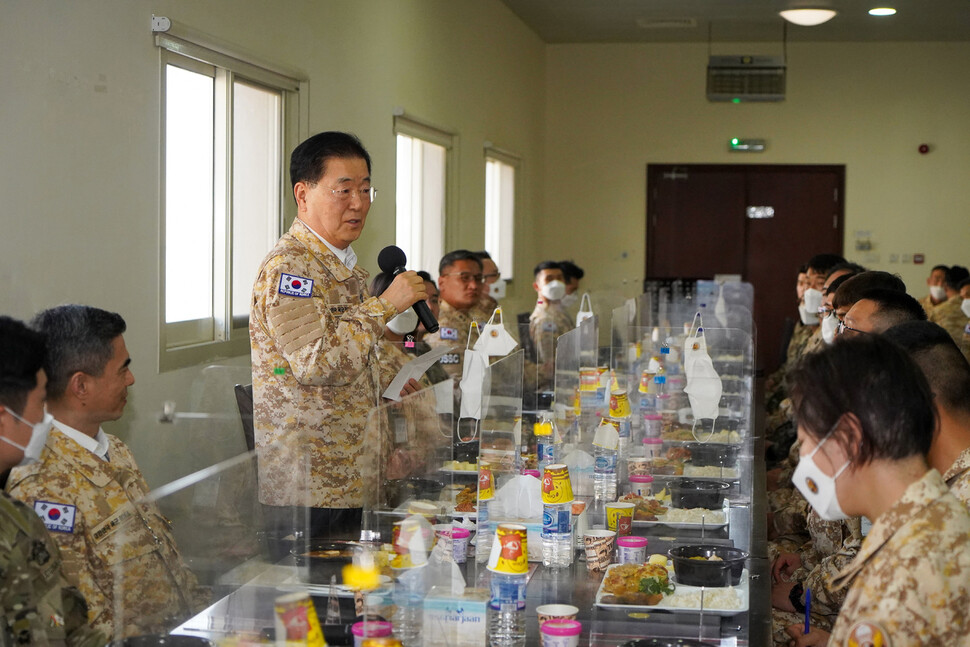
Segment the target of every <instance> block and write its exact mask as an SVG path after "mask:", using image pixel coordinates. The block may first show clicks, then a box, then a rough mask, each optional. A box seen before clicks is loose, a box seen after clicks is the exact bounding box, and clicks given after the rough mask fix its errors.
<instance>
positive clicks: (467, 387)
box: [458, 321, 488, 420]
mask: <svg viewBox="0 0 970 647" xmlns="http://www.w3.org/2000/svg"><path fill="white" fill-rule="evenodd" d="M473 333H475V334H478V323H477V322H475V321H473V322H472V323H471V326H470V327H469V330H468V344H466V345H465V357H464V360H463V362H462V367H461V382H459V384H458V386H459V388H460V389H461V406H460V408H459V418H472V419H474V420H481V419H482V388H483V384H484V382H485V369H486V368H487V367H488V356H487V355H486V354H485V353H484V352H481V351H477V350H474V348H471V347H469V346H470V344H471V340H472V334H473ZM479 339H481V337H480V336H479ZM476 344H477V341H476Z"/></svg>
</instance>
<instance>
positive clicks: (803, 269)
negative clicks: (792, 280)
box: [798, 263, 808, 274]
mask: <svg viewBox="0 0 970 647" xmlns="http://www.w3.org/2000/svg"><path fill="white" fill-rule="evenodd" d="M806 272H808V263H802V264H801V265H799V266H798V273H799V274H805V273H806Z"/></svg>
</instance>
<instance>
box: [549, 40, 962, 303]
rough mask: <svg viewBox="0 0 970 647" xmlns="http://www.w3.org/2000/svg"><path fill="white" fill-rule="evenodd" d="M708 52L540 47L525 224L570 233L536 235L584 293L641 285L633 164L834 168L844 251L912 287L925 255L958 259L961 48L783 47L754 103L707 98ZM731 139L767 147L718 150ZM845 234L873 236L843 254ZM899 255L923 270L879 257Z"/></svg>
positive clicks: (640, 177) (755, 49)
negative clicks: (572, 265) (538, 162)
mask: <svg viewBox="0 0 970 647" xmlns="http://www.w3.org/2000/svg"><path fill="white" fill-rule="evenodd" d="M714 53H715V54H755V53H766V54H780V47H779V46H775V47H772V46H770V45H766V44H757V45H751V44H743V43H742V44H718V45H717V46H716V48H715V50H714ZM707 56H708V48H707V45H706V44H696V45H561V46H558V45H557V46H550V47H548V48H547V74H548V77H547V86H546V93H547V94H546V99H547V103H546V115H547V119H546V159H547V164H546V175H545V183H544V189H545V196H546V197H545V211H544V213H543V216H542V218H541V219H540V221H539V222H538V223H537V224H538V226H539V228H540V230H542V231H549V230H552V229H555V230H557V231H561V230H565V231H567V232H570V235H568V236H562V235H559V236H552V237H549V238H547V239H546V240H547V242H548V245H549V247H550V249H551V250H552V252H551V255H552V256H556V257H574V258H575V259H576V260H577V262H579V264H580V265H582V266H584V267H585V268H586V269H587V270H588V274H587V276H588V279H589V280H588V281H587V282H586V286H585V287H588V288H590V289H597V288H601V287H604V286H612V285H614V284H616V282H617V277H622V278H623V279H627V280H628V281H629V279H631V278H637V279H642V277H643V271H644V261H645V259H644V253H645V252H644V250H645V247H644V240H645V224H644V223H645V217H644V214H645V211H646V166H647V164H648V163H711V164H737V163H759V164H844V165H845V166H846V201H845V205H846V206H845V208H846V222H845V233H846V240H845V250H846V255H847V257H849V258H851V259H854V260H858V261H860V262H862V263H864V264H866V265H867V266H869V267H871V268H873V269H882V270H888V271H892V272H899V273H900V274H901V275H902V277H903V279H904V280H905V281H906V283H907V286H909V287H910V289H911V290H912V291H913V292H914V294H916V295H917V296H922V295H923V294H924V293H925V284H924V281H925V278H926V275H927V274H928V273H929V267H931V266H932V265H934V264H938V263H946V264H953V263H959V264H962V265H967V264H968V263H970V183H968V182H967V180H966V178H967V177H970V128H968V127H967V124H968V123H970V83H968V82H967V79H970V44H968V43H905V44H903V43H899V44H846V43H832V44H805V43H797V44H790V45H789V47H788V92H787V97H786V100H785V101H784V102H781V103H764V104H759V103H745V104H738V105H735V104H730V103H710V102H708V101H707V99H706V97H705V74H706V65H707ZM735 136H740V137H760V138H764V139H766V140H767V142H768V148H767V151H766V152H765V153H762V154H740V153H728V152H727V141H728V139H730V138H731V137H735ZM924 142H925V143H929V144H930V145H931V146H932V148H933V151H932V152H931V153H930V154H929V155H920V154H919V153H918V152H917V148H918V146H919V145H920V144H922V143H924ZM858 230H863V231H865V230H869V231H871V232H872V242H873V244H874V249H873V250H872V252H870V253H865V252H855V251H854V241H855V235H854V234H855V232H856V231H858ZM698 235H703V232H698ZM679 243H680V241H676V240H672V241H665V244H670V245H678V244H679ZM914 252H917V253H924V254H926V265H924V266H914V265H913V264H912V263H910V264H902V263H895V264H891V263H889V254H890V253H897V254H904V253H909V254H912V253H914ZM870 254H871V255H870ZM806 260H807V259H806ZM792 278H793V280H794V277H792ZM636 283H637V281H630V282H629V283H628V289H629V290H632V292H630V294H633V293H634V292H635V291H636Z"/></svg>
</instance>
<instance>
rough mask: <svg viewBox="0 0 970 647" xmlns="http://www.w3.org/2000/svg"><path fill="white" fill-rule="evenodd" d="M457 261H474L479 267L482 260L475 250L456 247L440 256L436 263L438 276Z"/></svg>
mask: <svg viewBox="0 0 970 647" xmlns="http://www.w3.org/2000/svg"><path fill="white" fill-rule="evenodd" d="M458 261H475V262H476V263H478V267H479V269H481V267H482V261H481V259H480V258H478V255H477V254H475V252H470V251H468V250H467V249H456V250H455V251H453V252H448V253H447V254H445V255H444V256H442V257H441V262H440V263H438V276H441V275H442V274H444V273H445V270H446V269H448V268H449V267H451V266H452V265H454V264H455V263H457V262H458Z"/></svg>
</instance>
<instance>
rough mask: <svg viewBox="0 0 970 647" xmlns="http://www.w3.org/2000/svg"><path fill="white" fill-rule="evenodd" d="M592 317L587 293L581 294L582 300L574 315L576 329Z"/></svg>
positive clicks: (591, 308)
mask: <svg viewBox="0 0 970 647" xmlns="http://www.w3.org/2000/svg"><path fill="white" fill-rule="evenodd" d="M592 316H593V302H592V301H591V300H590V298H589V292H583V298H582V300H581V301H580V302H579V312H577V313H576V327H577V328H579V326H580V324H582V323H583V322H584V321H586V320H587V319H589V318H590V317H592Z"/></svg>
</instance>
